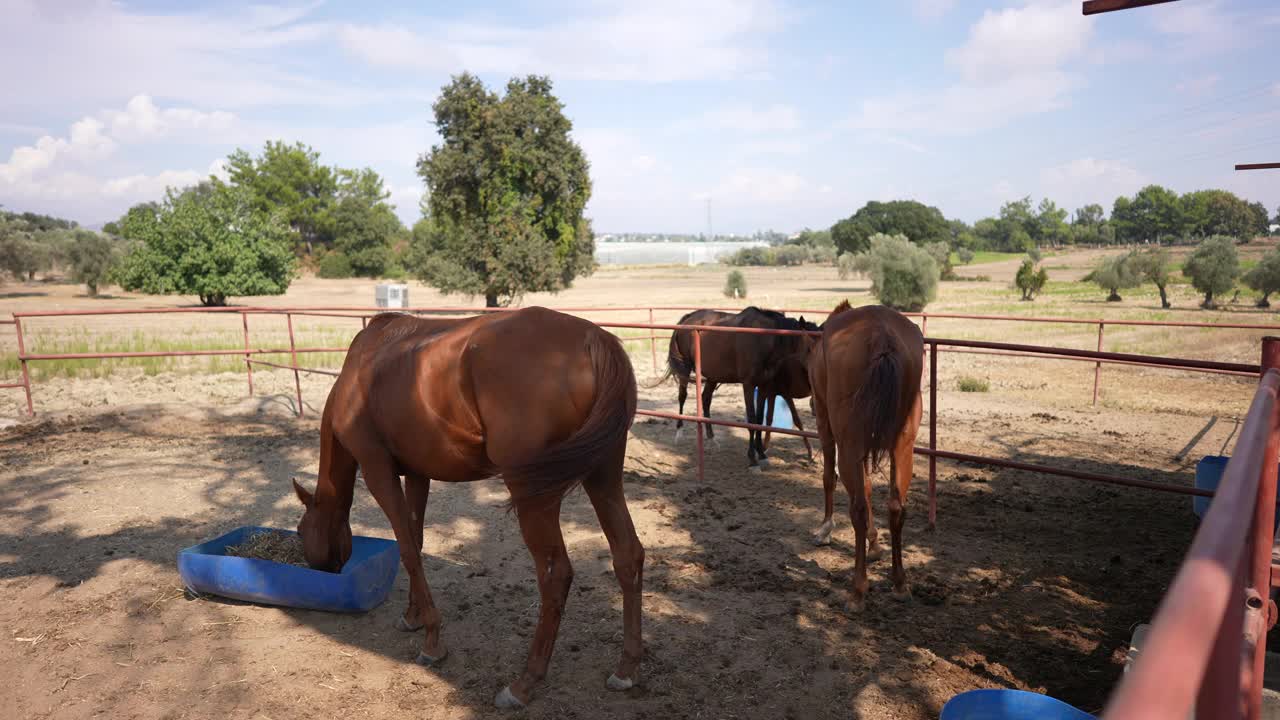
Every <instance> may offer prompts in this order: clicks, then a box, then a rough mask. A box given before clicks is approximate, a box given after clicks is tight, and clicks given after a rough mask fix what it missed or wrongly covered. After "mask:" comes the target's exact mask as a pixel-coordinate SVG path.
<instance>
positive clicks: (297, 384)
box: [284, 313, 302, 417]
mask: <svg viewBox="0 0 1280 720" xmlns="http://www.w3.org/2000/svg"><path fill="white" fill-rule="evenodd" d="M284 317H285V320H286V321H287V322H288V323H289V353H290V354H291V355H292V356H293V387H294V389H295V390H297V392H298V417H302V376H301V374H299V373H298V348H297V345H295V344H294V342H293V315H292V314H290V313H285V314H284Z"/></svg>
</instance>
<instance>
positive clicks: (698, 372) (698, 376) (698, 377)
mask: <svg viewBox="0 0 1280 720" xmlns="http://www.w3.org/2000/svg"><path fill="white" fill-rule="evenodd" d="M693 392H694V395H693V406H694V407H695V408H697V410H698V412H697V413H696V415H697V416H698V418H699V419H702V332H701V331H700V330H694V331H693ZM694 426H695V428H696V429H697V433H698V482H702V477H703V474H702V465H703V462H702V431H703V428H702V423H701V422H698V423H694Z"/></svg>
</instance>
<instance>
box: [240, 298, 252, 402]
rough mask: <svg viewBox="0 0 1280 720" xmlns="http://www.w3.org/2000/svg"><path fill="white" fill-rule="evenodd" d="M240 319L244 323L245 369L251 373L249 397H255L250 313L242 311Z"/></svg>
mask: <svg viewBox="0 0 1280 720" xmlns="http://www.w3.org/2000/svg"><path fill="white" fill-rule="evenodd" d="M240 320H241V321H242V322H243V324H244V371H245V372H246V373H248V375H249V397H253V363H252V362H250V360H252V359H253V358H252V357H251V356H250V353H249V314H248V313H240Z"/></svg>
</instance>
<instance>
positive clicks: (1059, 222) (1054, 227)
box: [1032, 198, 1070, 247]
mask: <svg viewBox="0 0 1280 720" xmlns="http://www.w3.org/2000/svg"><path fill="white" fill-rule="evenodd" d="M1035 227H1036V234H1035V235H1033V236H1032V239H1033V240H1035V241H1036V244H1037V245H1048V246H1050V247H1058V246H1060V245H1062V244H1064V243H1066V242H1067V240H1068V238H1069V236H1070V232H1069V230H1068V226H1067V211H1066V210H1065V209H1064V208H1059V207H1058V205H1057V204H1056V203H1054V202H1053V201H1052V200H1050V199H1049V198H1044V199H1042V200H1041V201H1040V207H1039V208H1038V210H1037V213H1036V223H1035Z"/></svg>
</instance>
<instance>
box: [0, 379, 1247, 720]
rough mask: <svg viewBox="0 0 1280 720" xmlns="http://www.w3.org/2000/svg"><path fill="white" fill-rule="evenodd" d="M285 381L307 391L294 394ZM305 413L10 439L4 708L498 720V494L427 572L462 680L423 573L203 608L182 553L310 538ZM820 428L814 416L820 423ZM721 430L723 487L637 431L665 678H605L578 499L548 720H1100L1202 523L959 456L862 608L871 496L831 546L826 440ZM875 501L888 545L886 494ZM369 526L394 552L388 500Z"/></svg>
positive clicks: (1108, 434) (1221, 429)
mask: <svg viewBox="0 0 1280 720" xmlns="http://www.w3.org/2000/svg"><path fill="white" fill-rule="evenodd" d="M261 375H262V376H263V377H262V379H261V380H260V382H261V383H262V385H263V386H266V387H270V386H272V383H274V386H275V387H278V388H280V389H281V390H282V391H283V390H284V389H285V388H288V386H289V384H290V383H291V380H292V378H291V376H286V375H284V374H283V373H279V374H275V375H271V374H268V373H262V374H261ZM201 382H203V383H204V390H205V391H206V392H207V393H208V396H211V397H215V398H216V397H222V396H223V392H224V391H222V390H218V388H217V387H214V386H218V387H221V386H222V385H226V386H228V388H229V387H231V385H232V384H233V383H242V382H243V378H242V377H237V376H224V377H220V378H206V379H204V380H202V381H201ZM326 382H327V381H325V380H323V379H313V380H311V381H310V383H312V384H309V385H308V386H307V397H308V399H309V404H310V403H311V402H312V401H315V402H316V403H317V404H322V403H323V394H322V390H323V388H324V387H325V383H326ZM51 389H52V386H50V387H46V389H45V391H46V392H50V391H51ZM735 390H736V388H726V389H725V390H724V391H722V392H721V393H720V394H719V395H718V396H717V400H716V406H715V413H716V414H717V415H720V416H731V415H733V414H736V413H740V411H741V410H740V409H741V399H740V393H736V392H735ZM83 392H87V391H83ZM83 392H82V393H79V394H83ZM225 394H226V395H228V396H229V395H233V394H234V393H233V392H232V391H231V390H229V389H228V390H225ZM672 395H673V390H672V387H671V385H670V384H664V385H662V386H659V387H656V388H644V389H642V392H641V403H642V407H670V405H671V396H672ZM943 395H944V398H945V401H946V404H945V405H944V407H945V408H947V410H946V412H947V414H946V416H945V423H944V424H943V425H942V428H943V432H944V433H945V435H944V438H945V441H946V442H945V446H946V447H948V448H950V449H955V450H959V451H962V452H979V453H993V454H1004V455H1008V456H1013V457H1018V458H1021V459H1031V460H1040V461H1050V460H1051V461H1053V462H1057V463H1061V464H1069V465H1073V466H1076V467H1081V468H1086V469H1090V470H1095V471H1101V472H1108V473H1114V474H1122V475H1129V476H1132V477H1139V478H1146V479H1152V480H1159V481H1165V482H1180V483H1186V482H1188V479H1189V476H1190V471H1191V467H1192V465H1193V464H1194V461H1195V459H1197V458H1198V457H1199V456H1200V455H1203V454H1206V453H1213V452H1217V451H1218V449H1219V446H1220V445H1225V444H1227V443H1228V442H1229V440H1230V437H1231V435H1232V434H1233V433H1234V430H1235V427H1234V425H1233V423H1232V422H1231V421H1230V420H1227V421H1220V422H1214V423H1209V426H1208V427H1207V428H1206V427H1205V422H1204V420H1203V419H1202V418H1197V417H1194V416H1190V415H1181V414H1169V413H1157V412H1154V411H1152V412H1141V411H1132V410H1130V411H1126V412H1124V413H1118V412H1114V411H1110V410H1107V409H1100V410H1093V409H1089V410H1071V409H1063V408H1056V409H1053V410H1052V412H1045V411H1044V409H1043V408H1042V407H1037V406H1035V405H1029V404H1027V403H1024V402H1019V401H1017V400H1016V399H1015V400H1010V399H1002V398H1001V397H997V396H992V397H978V396H970V395H965V396H962V395H961V394H959V393H943ZM802 405H803V403H802ZM290 409H291V403H290V401H289V399H288V396H287V395H281V396H269V397H264V398H260V399H259V400H258V401H255V402H252V403H245V402H240V403H231V402H224V403H222V404H221V406H220V407H212V406H210V407H206V408H205V409H196V410H193V409H190V408H186V409H179V408H178V406H172V405H156V406H141V407H132V408H127V409H124V410H121V409H118V408H107V409H106V410H104V411H94V410H92V409H79V410H77V411H75V412H74V413H65V414H62V415H56V416H54V417H52V418H47V419H45V420H42V421H40V422H38V423H35V424H24V425H20V426H18V427H16V428H12V429H10V430H8V431H5V434H3V435H0V463H2V464H3V466H2V467H0V588H2V589H3V594H4V597H5V598H6V600H7V602H5V603H3V604H2V605H0V622H2V623H3V626H4V627H5V628H6V632H7V634H8V635H9V637H7V638H5V642H4V643H3V645H0V667H3V668H4V669H5V672H6V675H7V676H8V682H5V683H4V684H3V686H0V707H6V708H11V709H13V710H14V711H16V712H14V714H9V713H8V712H6V716H9V717H20V718H86V717H97V716H104V717H113V718H182V717H193V718H202V717H227V718H274V719H279V718H307V717H318V716H324V717H400V716H403V715H404V714H405V713H410V714H412V716H414V717H426V718H459V717H466V718H472V717H498V716H499V715H500V714H499V713H498V712H497V711H495V710H493V709H491V706H490V702H491V699H492V697H493V694H494V693H495V692H496V691H497V690H498V689H500V688H501V687H502V686H503V685H505V684H506V683H507V682H509V681H511V680H512V679H513V678H514V676H515V674H516V673H517V670H518V668H520V667H521V666H522V663H523V660H524V656H525V653H526V651H527V643H528V640H529V637H530V635H531V634H532V629H533V623H534V621H535V619H536V613H537V591H536V586H535V583H534V579H533V571H532V566H531V562H530V561H529V558H528V555H527V553H526V551H525V549H524V547H523V545H522V544H521V542H520V535H519V530H518V528H517V526H516V523H515V519H514V517H512V516H510V515H508V514H507V513H506V512H505V510H504V508H503V503H504V501H505V499H506V495H505V491H504V490H503V488H502V486H501V484H499V483H498V482H496V481H488V482H482V483H476V484H471V485H460V486H449V485H446V484H443V483H436V484H435V486H434V487H433V491H432V493H431V500H430V503H429V505H428V510H427V531H426V563H427V573H428V579H429V581H430V582H431V586H432V589H433V592H434V594H435V598H436V601H437V603H438V604H439V605H440V607H441V610H442V612H443V613H444V614H445V618H446V621H445V622H446V624H445V631H444V632H445V638H446V642H447V643H448V644H449V646H450V651H451V656H450V658H449V659H448V661H447V662H446V663H445V664H444V666H443V667H442V668H440V669H438V670H426V669H424V668H421V667H418V666H416V665H414V664H413V663H412V662H411V660H412V658H413V656H414V650H413V647H412V643H414V642H415V641H416V639H417V636H416V635H415V636H413V637H410V636H408V635H405V634H402V633H399V632H397V631H395V630H394V629H393V622H394V620H395V618H396V617H397V615H398V614H400V613H401V612H402V611H403V609H404V605H405V603H406V601H407V582H406V579H405V576H404V573H403V572H401V574H400V576H399V577H398V579H397V583H396V587H395V589H394V590H393V592H392V595H391V597H390V599H389V600H388V602H386V603H385V604H383V605H382V606H380V607H379V608H377V609H375V610H374V611H372V612H370V613H368V614H366V615H360V616H342V615H334V614H327V613H320V612H307V611H297V610H287V609H278V608H269V607H260V606H254V605H250V604H243V603H237V602H232V601H224V600H219V599H217V598H191V597H187V596H185V595H184V593H183V590H182V587H181V585H180V581H179V579H178V576H177V572H176V569H175V566H174V555H175V554H176V553H177V551H178V550H179V549H181V548H182V547H185V546H187V545H191V544H194V543H196V542H199V541H201V540H204V539H207V538H209V537H212V536H214V535H217V534H220V533H222V532H225V531H226V530H229V529H231V528H233V527H237V526H240V525H245V524H263V525H272V526H280V527H292V526H293V525H294V524H296V522H297V518H298V515H299V508H298V507H297V505H296V500H295V499H294V498H293V495H292V492H291V491H290V489H289V479H290V478H291V477H294V476H296V477H298V478H300V479H302V480H304V481H311V482H313V481H314V478H315V474H314V473H315V468H316V462H317V421H316V419H315V417H314V414H312V415H311V416H309V417H307V418H305V419H303V420H297V419H295V418H293V417H291V415H290ZM802 417H804V418H805V419H806V420H808V421H809V422H810V423H811V422H812V418H811V417H809V416H808V413H807V407H806V408H805V409H804V411H803V412H802ZM1116 428H1123V429H1124V431H1123V432H1120V431H1119V430H1117V429H1116ZM718 432H719V433H720V435H721V436H722V438H723V439H722V442H721V444H720V446H719V447H717V446H716V445H709V446H708V469H707V477H706V482H705V483H701V484H700V483H698V482H697V480H696V476H695V472H694V467H693V465H692V453H693V438H692V433H686V434H685V437H684V438H683V441H682V443H681V445H680V446H679V447H676V446H673V444H672V443H673V435H674V432H673V427H672V426H671V425H669V424H667V423H666V422H663V421H652V420H646V419H639V420H638V422H637V424H636V425H635V427H634V430H633V433H632V439H631V443H630V445H629V452H628V459H627V476H626V481H627V494H628V500H629V504H630V507H631V510H632V513H633V516H634V517H635V519H636V524H637V526H638V530H639V533H640V536H641V539H642V541H643V542H644V544H645V547H646V548H647V552H648V559H647V562H646V568H645V570H646V572H645V595H644V603H645V608H644V609H645V615H644V622H645V626H644V634H645V643H646V651H647V655H646V658H645V661H644V664H643V669H642V684H641V685H640V686H639V687H638V688H636V689H633V690H631V691H629V692H627V693H624V694H614V693H611V692H609V691H607V690H605V688H604V680H605V678H606V677H607V676H608V674H609V672H611V670H612V667H613V664H614V662H615V660H616V657H617V654H618V653H619V651H620V644H621V596H620V593H619V592H618V589H617V585H616V582H615V580H614V578H613V575H612V572H611V569H610V562H609V558H608V551H607V546H606V543H605V541H604V537H603V536H602V534H601V533H600V531H599V527H598V525H597V524H596V520H595V517H594V515H593V513H592V512H591V508H590V505H589V503H588V502H587V501H586V499H585V497H584V496H583V495H582V493H581V492H575V493H574V494H573V495H572V496H571V497H570V498H569V499H568V500H567V502H566V505H565V509H564V520H565V535H566V540H567V542H568V544H569V551H570V555H571V557H572V559H573V561H574V564H575V570H576V576H575V582H574V586H573V590H572V591H571V595H570V601H569V605H568V612H567V614H566V617H565V620H564V623H563V625H562V628H561V634H560V638H559V642H558V643H557V648H556V656H555V658H554V660H553V663H552V668H551V673H550V675H549V677H548V681H547V683H546V685H545V686H544V687H543V688H541V690H540V691H539V692H538V694H537V696H536V701H535V702H534V703H533V704H532V705H531V706H530V708H529V709H528V710H527V711H525V715H526V716H528V717H537V718H559V717H582V718H596V717H637V718H638V717H690V718H693V717H709V718H730V717H796V718H807V717H842V718H847V717H857V718H931V717H937V713H938V711H939V710H940V708H941V706H942V705H943V703H945V702H946V700H947V699H948V698H949V697H951V696H952V695H953V694H955V693H957V692H961V691H964V690H968V689H972V688H976V687H1016V688H1025V689H1032V690H1039V691H1045V692H1048V693H1050V694H1052V695H1054V696H1057V697H1059V698H1062V699H1064V700H1066V701H1068V702H1071V703H1073V704H1075V705H1077V706H1079V707H1081V708H1083V709H1085V710H1089V711H1096V710H1098V709H1099V708H1100V707H1101V705H1102V703H1103V702H1104V700H1105V697H1106V695H1107V692H1108V691H1109V689H1110V688H1111V687H1112V685H1113V683H1114V682H1115V681H1116V679H1117V677H1118V675H1119V672H1120V668H1121V666H1120V660H1121V658H1122V657H1123V654H1124V650H1125V648H1126V646H1127V641H1128V638H1129V636H1130V632H1131V628H1132V627H1133V626H1134V625H1135V624H1136V623H1139V622H1145V621H1147V620H1148V619H1149V617H1150V615H1151V612H1152V611H1153V608H1154V605H1155V603H1156V602H1157V601H1158V599H1159V597H1160V595H1161V594H1162V592H1163V591H1164V589H1165V587H1166V584H1167V582H1168V580H1169V579H1170V577H1171V575H1172V572H1173V570H1174V568H1175V566H1176V563H1177V562H1178V560H1179V559H1180V558H1181V554H1182V552H1183V551H1184V549H1185V547H1186V545H1187V542H1188V541H1189V539H1190V537H1191V533H1192V532H1193V526H1192V515H1191V513H1190V500H1189V499H1188V498H1185V497H1181V496H1171V495H1165V494H1158V493H1152V492H1146V491H1140V490H1129V489H1124V488H1112V487H1107V486H1099V485H1094V484H1090V483H1081V482H1078V481H1073V480H1065V479H1054V478H1045V477H1041V476H1034V475H1028V474H1024V473H1020V472H1006V471H989V470H986V469H981V468H974V467H966V466H960V465H954V464H951V463H941V464H940V499H939V502H940V515H939V519H940V522H939V528H938V530H937V531H936V532H929V531H927V529H926V527H925V526H926V522H925V494H924V490H925V485H926V483H925V481H924V479H925V477H926V476H927V475H926V468H927V465H926V464H925V462H924V461H923V460H918V461H917V464H916V482H915V484H914V485H913V487H912V493H911V497H910V505H909V510H908V512H909V515H908V521H907V528H906V532H905V536H906V543H907V548H908V549H907V553H906V564H907V569H908V573H909V580H910V582H911V583H912V585H913V590H914V599H913V600H912V601H910V602H907V603H900V602H896V601H894V600H893V599H892V596H891V595H890V593H889V592H888V584H887V583H888V580H887V569H888V567H887V560H882V561H879V562H877V563H875V564H873V565H872V567H871V570H872V592H871V594H870V596H869V607H868V609H867V610H866V611H865V612H864V613H863V614H861V615H853V614H851V613H849V612H848V611H847V609H846V607H845V597H846V595H845V590H844V588H845V586H846V584H847V582H848V579H849V577H850V573H851V568H852V539H853V532H852V529H851V528H850V526H849V523H848V520H847V517H848V516H847V500H846V498H845V497H844V495H843V491H841V493H840V494H839V495H838V502H839V508H838V512H839V513H840V515H839V520H840V522H839V523H838V524H837V530H836V533H835V536H834V542H833V544H832V545H831V546H830V547H825V548H817V547H814V546H813V545H812V544H811V543H810V533H811V532H812V530H813V529H814V528H815V527H816V526H817V525H818V523H819V521H820V519H821V481H820V477H819V469H818V466H817V465H812V464H809V463H806V462H805V459H804V451H803V447H802V446H801V445H800V443H799V441H798V440H796V439H785V440H775V448H776V450H775V456H776V461H775V462H774V464H773V465H772V466H771V467H769V468H768V469H766V470H765V472H763V473H761V474H750V473H747V472H746V471H745V441H744V438H745V436H744V435H741V434H736V433H731V432H726V431H725V430H724V429H719V431H718ZM1180 451H1181V453H1180ZM1175 455H1177V457H1175ZM1072 458H1089V460H1087V461H1086V460H1077V459H1072ZM875 502H876V507H875V510H876V512H877V517H878V519H879V525H880V527H881V530H880V532H881V534H882V536H883V540H884V541H885V543H886V546H887V542H888V537H887V530H885V529H884V523H885V516H884V507H885V505H884V503H885V492H884V487H883V479H882V478H880V479H877V481H876V498H875ZM353 526H354V529H355V531H356V532H357V533H358V534H372V535H378V536H382V537H390V536H391V535H390V529H389V526H388V524H387V521H386V519H385V517H384V516H383V515H382V513H381V511H380V510H379V509H378V508H377V506H376V505H375V504H374V503H373V502H372V500H371V499H370V497H369V496H368V494H367V492H364V491H363V490H361V491H358V492H357V496H356V505H355V508H354V511H353Z"/></svg>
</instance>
